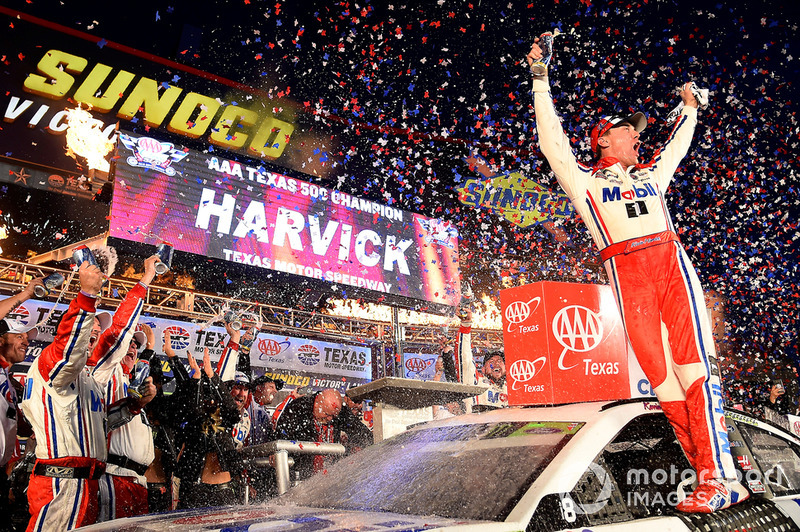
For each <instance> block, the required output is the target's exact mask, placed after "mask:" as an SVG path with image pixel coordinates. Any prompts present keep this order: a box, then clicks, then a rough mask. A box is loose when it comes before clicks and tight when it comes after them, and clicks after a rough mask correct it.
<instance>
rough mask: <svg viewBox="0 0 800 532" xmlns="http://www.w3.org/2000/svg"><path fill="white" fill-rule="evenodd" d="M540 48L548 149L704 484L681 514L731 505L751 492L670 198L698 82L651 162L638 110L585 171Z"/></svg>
mask: <svg viewBox="0 0 800 532" xmlns="http://www.w3.org/2000/svg"><path fill="white" fill-rule="evenodd" d="M538 42H539V39H537V40H536V42H535V43H534V44H533V46H532V48H531V51H530V53H529V54H528V56H527V60H528V64H529V65H530V66H531V71H532V72H533V73H534V79H533V94H534V109H535V113H536V128H537V132H538V135H539V142H540V146H541V149H542V153H544V155H545V157H546V158H547V161H548V162H549V163H550V166H551V168H552V169H553V172H554V173H555V175H556V178H557V179H558V183H559V184H560V185H561V187H562V188H563V189H564V191H565V192H566V193H567V196H568V197H569V198H570V200H571V201H572V204H573V205H574V206H575V210H576V211H577V212H578V214H579V215H580V217H581V219H582V220H583V221H584V223H585V224H586V226H587V227H588V229H589V232H590V233H591V235H592V238H593V239H594V241H595V244H596V246H597V248H598V249H599V250H600V257H601V259H602V260H603V263H604V265H605V268H606V272H607V274H608V278H609V280H610V282H611V286H612V288H613V289H614V294H615V296H616V299H617V305H618V307H619V310H620V314H621V315H622V319H623V323H624V324H625V330H626V332H627V334H628V338H629V340H630V343H631V346H632V347H633V350H634V352H635V353H636V357H637V359H638V361H639V363H640V365H641V366H642V369H643V370H644V372H645V374H646V375H647V378H648V379H649V381H650V384H651V385H652V387H653V390H654V391H655V393H656V396H657V397H658V399H659V401H660V403H661V406H662V408H663V410H664V413H665V414H666V415H667V418H668V419H669V421H670V423H671V424H672V427H673V428H674V430H675V434H676V436H677V437H678V440H679V441H680V443H681V445H682V446H683V449H684V451H685V453H686V456H687V457H688V459H689V461H690V463H691V464H692V466H693V467H694V468H695V469H696V470H697V472H698V479H699V483H698V486H697V488H696V489H695V491H694V492H693V493H692V494H691V495H690V496H689V497H687V498H686V499H684V500H683V501H681V502H680V503H679V504H678V506H677V508H678V509H679V510H681V511H685V512H703V513H710V512H713V511H716V510H720V509H723V508H727V507H729V506H730V505H732V504H736V503H737V502H740V501H742V500H744V499H746V498H747V497H748V496H749V493H748V491H747V489H746V488H745V487H744V486H742V484H740V483H739V482H738V481H737V480H736V470H735V468H734V464H733V459H732V458H731V454H730V448H729V445H728V438H727V432H726V428H725V421H724V414H723V410H722V407H723V398H722V392H721V385H720V380H719V368H718V366H717V362H716V358H715V351H714V339H713V336H712V334H711V325H710V323H709V318H708V315H707V313H706V305H705V303H704V296H703V289H702V287H701V286H700V282H699V280H698V277H697V274H696V272H695V270H694V268H693V267H692V264H691V262H690V260H689V257H688V256H687V254H686V252H685V251H684V249H683V246H682V245H681V243H680V241H679V239H678V236H677V235H676V233H675V228H674V226H673V224H672V219H671V218H670V215H669V213H668V211H667V204H666V199H665V194H666V191H667V188H668V187H669V184H670V182H671V180H672V177H673V175H674V173H675V171H676V170H677V168H678V165H679V164H680V162H681V160H682V159H683V158H684V156H685V155H686V153H687V151H688V149H689V145H690V143H691V140H692V136H693V133H694V129H695V126H696V124H697V108H698V102H697V100H696V98H695V96H694V95H693V94H692V91H691V90H690V89H691V84H690V83H686V84H685V85H684V86H683V88H682V90H681V98H682V99H683V102H684V107H683V110H682V112H681V114H680V116H679V117H678V120H677V122H676V124H675V126H674V128H673V130H672V133H671V134H670V136H669V138H668V140H667V142H666V144H665V145H664V147H663V148H662V149H661V150H659V151H658V152H656V155H655V158H654V159H653V160H651V161H649V162H647V163H640V162H639V149H640V147H641V145H642V143H641V141H640V140H639V133H640V132H641V131H642V130H643V129H644V128H645V126H646V125H647V120H646V118H645V117H644V115H643V114H642V113H635V114H632V115H630V116H606V117H602V118H601V119H600V120H598V122H597V124H596V125H595V127H594V128H593V129H592V131H591V136H590V137H591V147H592V151H593V152H594V154H595V156H596V157H597V161H596V163H595V164H594V165H593V166H587V165H584V164H581V163H579V162H578V161H577V160H576V158H575V155H574V154H573V152H572V149H571V147H570V144H569V139H568V138H567V136H566V135H565V134H564V132H563V129H562V127H561V123H560V121H559V119H558V116H557V115H556V111H555V108H554V106H553V101H552V98H551V96H550V87H549V82H548V77H547V67H546V66H545V65H544V64H543V63H542V62H541V61H540V60H542V57H543V54H542V49H541V48H540V46H539V45H538V44H537V43H538ZM662 328H663V329H664V330H666V332H667V336H668V345H665V343H664V336H663V333H662Z"/></svg>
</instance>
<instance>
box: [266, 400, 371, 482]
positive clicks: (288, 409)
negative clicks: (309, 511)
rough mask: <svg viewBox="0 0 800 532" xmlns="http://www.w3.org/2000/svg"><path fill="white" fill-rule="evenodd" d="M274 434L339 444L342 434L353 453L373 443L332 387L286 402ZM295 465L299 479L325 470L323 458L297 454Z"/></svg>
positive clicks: (367, 430)
mask: <svg viewBox="0 0 800 532" xmlns="http://www.w3.org/2000/svg"><path fill="white" fill-rule="evenodd" d="M275 432H276V436H277V439H279V440H296V441H311V442H320V443H325V442H327V443H339V442H340V441H342V433H343V432H344V433H345V434H347V441H348V445H349V446H350V450H351V451H352V452H355V451H357V450H359V449H362V448H364V447H366V446H367V445H371V444H372V442H373V438H372V432H370V430H369V429H368V428H367V426H366V425H364V424H363V423H362V422H361V420H360V419H359V418H357V417H356V416H355V414H353V413H352V412H351V411H350V409H349V408H342V395H341V394H340V393H339V392H338V391H337V390H334V389H333V388H327V389H325V390H322V391H321V392H318V393H316V394H314V395H304V396H302V397H298V398H297V399H291V400H289V402H288V404H286V405H284V408H283V409H282V411H281V413H280V415H279V417H278V418H277V422H276V424H275ZM294 463H295V466H294V467H295V471H297V472H298V474H299V476H300V479H301V480H305V479H307V478H308V477H310V476H311V475H313V474H314V473H316V472H319V471H322V470H323V469H324V468H325V458H324V457H323V456H322V455H316V456H311V455H298V456H295V457H294Z"/></svg>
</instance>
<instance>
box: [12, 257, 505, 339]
mask: <svg viewBox="0 0 800 532" xmlns="http://www.w3.org/2000/svg"><path fill="white" fill-rule="evenodd" d="M53 272H58V273H61V274H62V275H63V276H64V278H65V279H66V280H67V281H66V282H65V283H64V286H63V287H62V289H64V295H63V299H64V300H65V301H66V302H68V301H71V300H72V299H73V298H74V297H75V296H76V295H77V293H78V291H79V290H80V285H79V281H78V277H77V275H73V274H72V272H71V271H70V270H63V269H59V268H52V267H47V266H43V265H41V264H28V263H25V262H17V261H12V260H7V259H2V258H0V293H2V294H4V295H10V294H12V293H16V292H18V291H20V290H22V289H23V288H25V286H27V284H28V283H29V282H30V280H31V279H33V278H36V277H46V276H47V275H50V274H51V273H53ZM137 282H138V281H137V280H135V279H122V278H119V277H111V278H110V279H109V282H108V283H107V284H106V285H105V286H104V287H103V289H102V292H101V294H100V297H101V299H100V301H99V303H98V306H99V307H101V308H110V309H114V308H116V307H117V306H118V305H119V303H120V302H121V301H122V299H123V298H124V297H125V294H127V293H128V291H129V290H130V289H131V288H133V287H134V286H135V285H136V283H137ZM59 293H60V292H59ZM56 296H57V294H56V293H55V292H54V293H53V294H52V295H51V296H49V297H48V298H47V300H48V301H55V299H56ZM226 307H230V308H234V309H237V310H239V311H242V312H247V313H251V314H253V315H257V316H258V317H259V318H260V320H261V324H262V325H261V330H262V331H264V332H272V333H275V332H278V333H280V334H287V335H297V336H319V337H323V338H325V339H330V340H339V341H350V342H358V343H366V344H372V345H375V346H377V345H378V344H383V347H387V346H392V345H393V342H394V340H393V334H392V331H393V328H392V324H391V323H387V322H383V321H375V320H367V319H361V318H349V317H344V316H333V315H330V314H326V313H324V312H316V311H309V310H298V309H292V308H285V307H278V306H274V305H266V304H263V303H257V302H254V301H247V300H242V299H235V298H230V297H223V296H219V295H215V294H207V293H202V292H197V291H192V290H183V289H179V288H174V287H170V286H159V285H158V284H151V285H150V289H149V290H148V292H147V297H146V299H145V301H144V309H143V312H144V313H146V314H148V315H151V316H154V317H158V318H165V319H169V318H176V319H180V320H182V321H195V322H206V321H209V320H211V319H213V318H214V317H216V316H219V314H220V311H221V309H223V308H226ZM399 326H400V328H401V329H402V332H401V336H402V338H403V345H404V346H408V347H414V348H417V349H420V348H423V349H422V350H423V351H424V350H426V349H428V350H430V349H435V346H436V345H437V344H438V342H437V340H438V339H439V338H441V337H442V335H447V336H450V337H453V336H454V335H455V334H456V333H457V328H456V327H449V328H448V327H442V326H439V325H436V326H433V325H432V326H426V325H417V324H414V325H411V324H403V323H400V324H399ZM472 344H473V346H474V347H476V348H478V349H485V350H495V349H500V348H502V346H503V335H502V331H495V330H475V329H473V331H472ZM383 352H384V353H385V352H386V349H383Z"/></svg>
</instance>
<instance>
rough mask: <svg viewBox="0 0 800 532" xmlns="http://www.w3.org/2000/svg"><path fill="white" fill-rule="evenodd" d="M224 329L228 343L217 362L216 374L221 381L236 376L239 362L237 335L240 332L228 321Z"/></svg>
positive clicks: (230, 379)
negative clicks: (226, 332)
mask: <svg viewBox="0 0 800 532" xmlns="http://www.w3.org/2000/svg"><path fill="white" fill-rule="evenodd" d="M225 330H226V331H228V336H229V339H228V344H227V345H226V346H225V350H224V351H223V352H222V356H221V357H220V359H219V363H218V364H217V374H219V379H220V380H221V381H222V382H226V381H232V380H233V379H234V377H236V365H237V364H238V363H239V337H240V336H241V334H242V332H241V331H240V330H239V329H234V328H233V325H232V324H230V323H226V324H225Z"/></svg>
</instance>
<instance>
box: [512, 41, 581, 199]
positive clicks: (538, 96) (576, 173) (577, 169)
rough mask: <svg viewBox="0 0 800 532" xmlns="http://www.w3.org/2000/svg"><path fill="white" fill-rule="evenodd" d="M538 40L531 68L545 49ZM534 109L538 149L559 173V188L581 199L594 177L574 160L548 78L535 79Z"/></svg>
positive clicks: (530, 57) (530, 59) (533, 49)
mask: <svg viewBox="0 0 800 532" xmlns="http://www.w3.org/2000/svg"><path fill="white" fill-rule="evenodd" d="M538 41H539V39H538V38H537V39H536V40H535V42H534V44H533V46H532V47H531V51H530V52H529V53H528V55H527V58H526V59H527V61H528V64H529V65H531V64H532V63H533V60H534V59H541V57H542V50H541V48H539V45H538V44H536V43H537V42H538ZM533 108H534V112H535V113H536V132H537V134H538V136H539V147H540V148H541V150H542V153H543V154H544V156H545V158H547V162H548V163H550V167H551V168H552V169H553V172H554V173H555V174H556V178H557V179H558V183H559V185H561V188H563V189H564V192H566V193H567V196H569V198H570V199H572V198H575V197H579V196H581V195H582V194H583V193H584V192H585V191H586V184H585V183H586V179H588V177H589V176H590V175H591V169H590V168H589V167H587V166H585V165H582V164H580V163H578V160H577V159H576V158H575V153H574V152H573V151H572V147H571V146H570V143H569V138H567V136H566V135H565V134H564V129H563V127H562V126H561V120H560V119H559V118H558V115H557V114H556V109H555V107H554V106H553V98H552V96H551V95H550V82H549V79H548V77H547V76H546V75H545V76H534V78H533Z"/></svg>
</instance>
